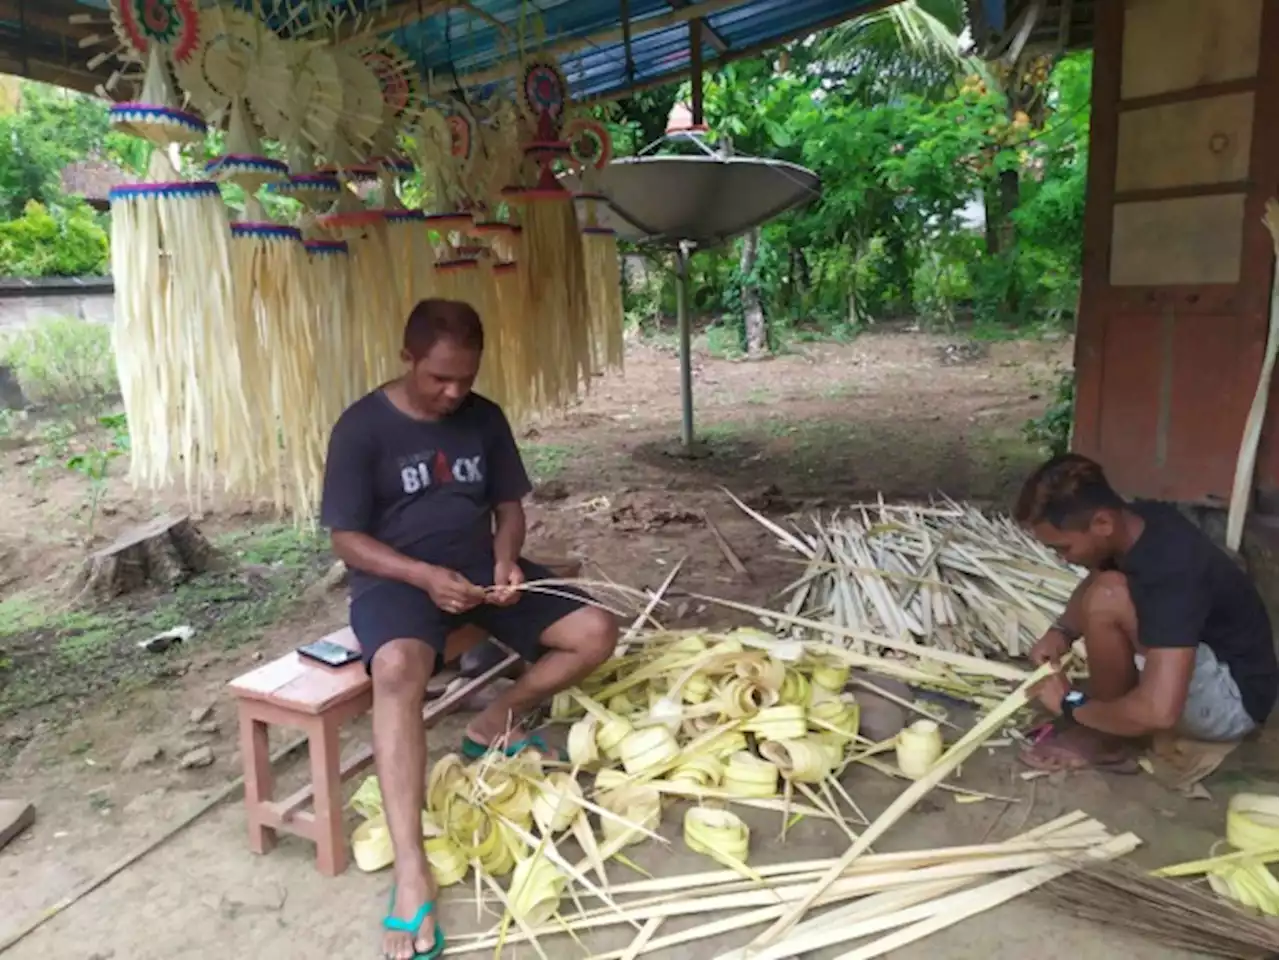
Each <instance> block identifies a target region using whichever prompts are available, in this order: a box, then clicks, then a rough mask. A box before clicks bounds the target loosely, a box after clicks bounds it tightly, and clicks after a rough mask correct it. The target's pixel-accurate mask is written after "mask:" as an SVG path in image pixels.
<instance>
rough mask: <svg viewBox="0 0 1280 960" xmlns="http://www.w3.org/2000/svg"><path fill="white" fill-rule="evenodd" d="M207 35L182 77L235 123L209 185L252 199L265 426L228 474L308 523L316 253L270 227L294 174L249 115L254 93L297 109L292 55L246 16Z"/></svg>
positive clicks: (236, 288) (250, 229)
mask: <svg viewBox="0 0 1280 960" xmlns="http://www.w3.org/2000/svg"><path fill="white" fill-rule="evenodd" d="M201 35H202V39H201V44H200V50H199V54H198V56H197V57H195V58H193V59H192V61H191V62H190V63H189V64H188V65H187V66H186V67H185V68H183V69H181V70H179V71H177V72H178V79H179V81H180V82H182V84H183V85H184V87H185V88H186V91H187V95H188V97H189V98H190V99H191V101H192V102H193V103H195V104H196V105H197V106H199V107H200V109H201V110H203V111H204V113H205V115H206V116H210V117H225V118H226V120H227V138H226V152H225V153H224V154H223V155H221V156H218V157H215V158H214V159H213V160H211V161H209V163H208V165H207V171H208V174H209V176H210V177H211V178H214V179H217V180H219V181H222V182H225V183H231V184H235V185H236V186H237V187H239V188H240V190H241V191H242V193H243V196H244V205H243V213H242V214H241V216H240V217H239V218H238V219H236V220H235V221H233V222H232V224H231V287H232V292H233V299H232V311H231V316H232V319H233V323H234V330H235V344H236V347H237V349H238V351H239V355H240V358H241V359H240V362H241V370H242V373H243V376H244V378H245V382H246V384H252V385H253V387H251V388H248V389H244V390H243V393H244V395H245V397H246V399H247V402H248V404H249V409H250V414H251V416H252V417H253V419H254V424H255V429H254V430H253V431H251V432H250V433H249V434H247V435H245V436H242V437H240V438H238V440H239V442H238V443H237V445H236V450H235V456H234V458H233V459H230V460H228V461H226V462H223V463H220V466H221V468H222V471H223V474H224V477H225V481H226V483H227V486H228V488H229V489H231V490H233V491H234V492H236V493H238V494H241V495H245V496H258V495H264V494H269V495H270V497H271V499H272V501H273V502H274V504H275V506H276V509H277V511H283V510H284V509H285V507H286V505H287V504H289V503H291V502H292V503H293V504H294V505H295V506H296V507H297V513H298V514H299V515H306V514H307V512H308V508H309V506H310V504H311V503H312V502H313V501H314V498H315V490H314V488H315V486H316V485H317V484H318V477H319V471H320V465H321V463H322V459H321V458H322V454H321V453H320V452H319V451H318V450H317V446H318V438H317V436H316V434H317V428H316V427H315V426H313V421H312V420H310V419H308V418H306V417H303V416H302V415H300V414H299V412H298V410H299V404H301V405H302V407H301V408H302V409H312V408H314V406H315V404H314V393H315V377H314V376H313V375H312V374H311V372H310V370H309V369H308V367H309V366H310V353H311V352H312V351H311V346H310V335H309V331H307V329H306V317H307V315H308V312H309V311H308V303H307V300H306V296H305V294H306V289H305V287H304V286H303V282H302V281H303V271H304V269H305V265H306V252H305V250H304V249H303V247H302V238H301V235H300V234H299V232H298V231H297V230H296V229H294V228H292V227H288V226H283V225H280V224H275V223H272V222H270V220H269V219H268V217H267V215H266V212H265V210H264V209H263V206H262V204H261V203H260V202H259V200H258V198H257V194H258V191H259V190H260V189H261V188H262V187H263V185H264V184H267V183H272V182H277V181H280V180H283V179H284V177H285V176H286V175H287V173H288V168H287V167H286V165H285V164H284V163H283V162H282V161H278V160H274V159H272V158H270V157H268V156H266V154H265V152H264V151H263V149H262V145H261V141H260V139H259V136H258V132H257V129H256V127H255V125H254V119H255V118H254V116H253V115H252V114H251V111H250V106H249V93H250V90H251V89H252V90H253V91H254V100H255V102H257V103H259V104H265V103H283V102H286V101H287V100H288V97H289V88H290V84H291V76H290V73H289V60H288V55H287V54H286V52H285V50H284V48H283V45H282V43H281V42H280V41H279V40H278V39H277V38H276V36H275V34H273V33H271V32H270V31H269V30H267V29H266V27H265V26H264V25H263V24H261V23H260V22H259V21H257V20H256V19H255V18H253V17H251V16H249V15H248V14H245V13H242V12H241V11H239V10H234V9H229V8H221V7H215V8H212V9H211V10H210V11H209V12H208V15H207V16H206V18H205V19H204V21H202V24H201ZM251 78H252V84H251ZM299 355H300V356H299Z"/></svg>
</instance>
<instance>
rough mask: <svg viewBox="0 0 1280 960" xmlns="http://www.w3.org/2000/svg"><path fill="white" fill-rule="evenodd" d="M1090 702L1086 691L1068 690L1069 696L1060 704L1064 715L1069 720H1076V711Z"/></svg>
mask: <svg viewBox="0 0 1280 960" xmlns="http://www.w3.org/2000/svg"><path fill="white" fill-rule="evenodd" d="M1088 702H1089V698H1088V697H1087V696H1085V694H1084V691H1082V690H1068V691H1067V695H1066V696H1065V697H1063V698H1062V703H1061V704H1060V708H1061V710H1062V715H1063V716H1064V717H1066V718H1067V719H1068V720H1075V718H1076V717H1075V713H1076V711H1077V710H1079V709H1080V708H1081V707H1083V706H1084V705H1085V704H1086V703H1088Z"/></svg>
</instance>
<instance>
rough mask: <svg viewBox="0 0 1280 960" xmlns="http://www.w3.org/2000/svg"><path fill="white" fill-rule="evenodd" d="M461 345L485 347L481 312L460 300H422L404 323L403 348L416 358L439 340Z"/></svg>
mask: <svg viewBox="0 0 1280 960" xmlns="http://www.w3.org/2000/svg"><path fill="white" fill-rule="evenodd" d="M445 339H447V340H452V341H453V342H454V343H456V344H457V345H458V346H461V347H470V348H472V349H474V350H478V351H482V350H484V326H483V325H482V324H481V323H480V315H479V314H478V313H476V311H475V308H474V307H472V306H471V304H469V303H463V302H462V301H461V300H443V299H438V298H432V299H430V300H419V301H418V305H417V306H416V307H414V308H413V310H412V311H410V313H409V319H408V321H407V322H406V323H405V325H404V348H405V350H406V351H408V353H409V356H411V357H413V359H414V360H421V359H422V358H423V357H425V356H426V355H427V354H428V353H430V352H431V348H432V347H434V346H435V345H436V343H438V342H439V341H440V340H445Z"/></svg>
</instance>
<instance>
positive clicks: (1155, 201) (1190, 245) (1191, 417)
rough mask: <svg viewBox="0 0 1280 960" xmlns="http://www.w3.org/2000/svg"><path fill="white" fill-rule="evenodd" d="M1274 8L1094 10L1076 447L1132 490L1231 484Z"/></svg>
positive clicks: (1260, 313)
mask: <svg viewBox="0 0 1280 960" xmlns="http://www.w3.org/2000/svg"><path fill="white" fill-rule="evenodd" d="M1276 6H1277V3H1276V0H1217V2H1214V3H1203V2H1201V0H1123V2H1110V3H1100V4H1098V5H1097V22H1096V32H1095V40H1094V78H1093V114H1092V124H1091V134H1090V135H1091V143H1090V149H1091V154H1090V163H1089V187H1088V198H1087V202H1086V210H1085V253H1084V264H1083V283H1082V289H1081V302H1080V320H1079V324H1078V330H1077V336H1076V377H1077V380H1076V425H1075V434H1074V440H1073V443H1074V446H1075V448H1076V449H1077V450H1079V451H1080V452H1082V453H1084V454H1086V455H1088V456H1092V457H1094V458H1096V459H1098V460H1099V461H1100V462H1101V463H1102V464H1103V466H1104V467H1105V468H1106V470H1107V472H1108V475H1109V476H1110V477H1111V479H1112V482H1113V483H1114V484H1115V485H1116V486H1117V488H1119V489H1120V490H1121V491H1122V492H1124V493H1127V494H1130V495H1135V496H1146V497H1158V498H1161V499H1170V500H1182V501H1191V502H1201V503H1215V502H1216V503H1225V502H1226V500H1227V498H1228V496H1229V494H1230V489H1231V482H1232V476H1233V473H1234V470H1235V463H1236V455H1237V452H1238V450H1239V447H1240V441H1241V435H1242V430H1243V427H1244V421H1245V416H1246V414H1247V412H1248V409H1249V405H1250V403H1251V402H1252V399H1253V394H1254V389H1255V386H1256V384H1257V380H1258V375H1259V372H1260V370H1261V364H1262V355H1263V348H1264V346H1265V343H1266V336H1267V323H1268V309H1269V304H1270V298H1271V282H1272V264H1273V258H1274V249H1275V248H1274V245H1273V242H1272V240H1271V237H1270V234H1268V233H1267V231H1266V228H1265V227H1264V226H1263V224H1262V222H1261V218H1262V212H1263V206H1264V204H1265V202H1266V200H1267V198H1268V197H1273V196H1275V195H1276V164H1277V152H1276V137H1277V132H1276V131H1277V126H1276V112H1277V101H1276V26H1277V21H1276ZM1271 389H1272V395H1273V399H1272V404H1271V406H1272V411H1271V415H1270V418H1271V422H1270V423H1269V425H1268V427H1267V428H1266V431H1265V433H1264V439H1263V449H1262V451H1261V452H1260V455H1259V466H1258V487H1259V491H1260V492H1261V493H1263V494H1265V495H1267V496H1269V497H1273V496H1274V492H1275V489H1276V424H1275V410H1274V407H1275V401H1274V392H1275V384H1274V379H1273V382H1272V387H1271Z"/></svg>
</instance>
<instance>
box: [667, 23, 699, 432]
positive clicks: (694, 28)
mask: <svg viewBox="0 0 1280 960" xmlns="http://www.w3.org/2000/svg"><path fill="white" fill-rule="evenodd" d="M689 70H690V74H691V76H690V78H689V79H690V83H691V86H692V88H693V93H692V96H691V97H690V98H689V99H690V105H689V106H686V105H685V104H683V103H676V104H675V105H674V106H672V108H671V112H670V113H669V114H667V136H669V137H670V136H672V135H673V134H683V135H684V136H687V137H692V138H694V139H696V140H701V138H702V136H703V135H704V134H705V133H706V132H707V125H706V123H705V122H704V120H703V114H702V21H701V20H698V19H693V20H690V21H689ZM691 248H692V245H691V244H689V243H688V242H687V241H684V240H681V241H680V242H679V243H678V244H676V327H677V329H678V330H679V336H680V452H681V453H683V454H684V455H685V456H690V455H692V454H693V452H694V450H693V441H694V432H693V329H692V327H693V323H692V320H691V319H690V317H689V254H690V252H691Z"/></svg>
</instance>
